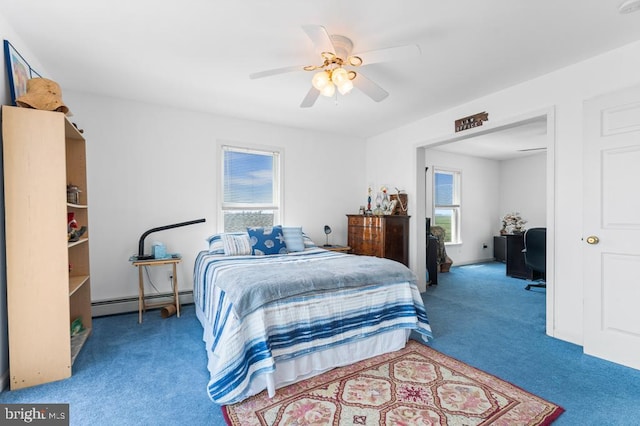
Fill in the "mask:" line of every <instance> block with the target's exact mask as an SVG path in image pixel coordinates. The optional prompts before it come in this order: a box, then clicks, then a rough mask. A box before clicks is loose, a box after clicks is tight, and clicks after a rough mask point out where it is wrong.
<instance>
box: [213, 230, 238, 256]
mask: <svg viewBox="0 0 640 426" xmlns="http://www.w3.org/2000/svg"><path fill="white" fill-rule="evenodd" d="M225 235H236V236H237V235H247V233H246V232H222V233H220V234H213V235H212V236H210V237H208V238H207V241H208V242H209V253H211V254H225V251H224V240H223V239H222V238H223V236H225ZM247 237H248V235H247Z"/></svg>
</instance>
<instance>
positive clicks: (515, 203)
mask: <svg viewBox="0 0 640 426" xmlns="http://www.w3.org/2000/svg"><path fill="white" fill-rule="evenodd" d="M546 170H547V155H546V154H544V153H543V154H536V155H529V156H527V157H523V158H518V159H513V160H505V161H500V202H499V205H500V216H499V217H497V219H496V220H497V222H498V223H497V226H498V227H500V226H501V223H500V218H501V217H502V216H504V215H505V214H506V213H509V212H520V214H521V215H522V217H523V218H524V219H525V220H526V221H527V223H526V224H525V227H526V228H534V227H536V226H542V227H545V226H547V218H546V206H547V203H546V197H547V194H546V193H547V190H546V186H547V173H546ZM497 229H500V228H497Z"/></svg>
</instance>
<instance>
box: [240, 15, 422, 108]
mask: <svg viewBox="0 0 640 426" xmlns="http://www.w3.org/2000/svg"><path fill="white" fill-rule="evenodd" d="M302 30H303V31H304V32H305V33H306V34H307V35H308V36H309V38H310V39H311V41H312V42H313V45H314V46H315V49H316V52H317V53H318V54H320V57H321V60H322V62H321V63H320V64H319V65H294V66H288V67H282V68H275V69H271V70H266V71H260V72H256V73H253V74H250V75H249V78H251V79H255V78H262V77H269V76H272V75H277V74H284V73H288V72H293V71H317V72H316V73H315V74H314V75H313V78H312V80H311V84H312V85H311V88H310V89H309V91H308V92H307V95H306V96H305V97H304V99H303V100H302V103H301V104H300V107H301V108H309V107H311V106H313V104H314V103H315V102H316V99H318V96H320V95H323V96H328V97H332V96H334V95H335V93H336V90H337V91H338V92H340V94H342V95H346V94H347V93H349V92H350V91H351V90H352V89H353V88H354V87H356V88H358V89H359V90H360V91H362V92H363V93H364V94H365V95H367V96H369V97H370V98H371V99H373V100H374V101H376V102H380V101H382V100H384V99H385V98H386V97H387V96H389V93H388V92H387V91H386V90H384V89H383V88H382V87H380V86H378V85H377V84H376V83H374V82H373V81H372V80H370V79H368V78H367V77H365V76H364V75H363V74H362V73H361V72H360V71H357V72H356V71H354V70H353V68H359V67H364V66H367V65H370V64H375V63H379V62H391V61H399V60H404V59H407V58H410V57H413V56H417V55H420V46H418V45H417V44H410V45H405V46H398V47H390V48H386V49H377V50H370V51H367V52H362V53H358V54H352V53H351V51H352V49H353V42H352V41H351V39H349V38H348V37H345V36H342V35H329V33H328V32H327V30H326V29H325V28H324V27H323V26H321V25H303V26H302Z"/></svg>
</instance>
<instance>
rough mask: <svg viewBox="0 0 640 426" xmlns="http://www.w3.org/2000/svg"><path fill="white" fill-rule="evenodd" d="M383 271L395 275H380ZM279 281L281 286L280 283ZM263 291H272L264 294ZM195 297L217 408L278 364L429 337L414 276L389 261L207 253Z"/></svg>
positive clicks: (197, 270) (318, 253)
mask: <svg viewBox="0 0 640 426" xmlns="http://www.w3.org/2000/svg"><path fill="white" fill-rule="evenodd" d="M345 262H350V263H352V264H353V271H358V275H357V281H359V282H358V283H355V282H354V281H356V280H354V279H352V278H351V277H350V276H348V275H352V274H349V273H348V272H346V270H347V269H348V268H345ZM381 268H382V269H381ZM385 268H387V269H388V270H389V274H384V273H381V270H384V269H385ZM275 270H277V273H274V272H273V271H275ZM363 270H370V271H372V272H373V273H372V274H369V275H367V274H366V273H365V274H363ZM261 271H263V272H264V273H261ZM301 271H304V274H305V275H304V277H303V279H302V280H301V278H302V277H301ZM323 271H324V272H323ZM326 274H329V275H332V279H334V280H335V281H336V282H337V283H339V284H338V285H337V287H336V288H329V287H328V286H327V285H326V279H325V277H326ZM405 274H406V275H405ZM389 276H392V277H393V278H392V279H389V278H388V277H389ZM239 277H243V279H244V282H242V278H239ZM265 277H271V278H270V280H266V279H265ZM287 277H290V279H288V278H287ZM225 278H226V279H227V281H226V282H225ZM279 279H280V280H282V283H281V285H280V286H279V285H274V282H273V281H277V280H279ZM265 281H266V282H265ZM285 281H289V283H287V282H285ZM301 282H302V283H303V284H302V285H301V284H300V283H301ZM309 283H311V284H309ZM314 283H317V285H316V284H314ZM258 285H259V286H260V288H262V286H270V287H272V288H270V289H269V290H268V291H263V290H261V289H256V286H258ZM225 289H226V291H225ZM239 289H240V290H239ZM252 294H254V295H255V296H256V297H255V298H252ZM265 294H267V296H265ZM193 295H194V302H195V304H196V311H197V313H198V318H199V319H200V321H201V323H202V325H203V328H204V341H205V342H206V346H207V348H206V349H207V354H208V369H209V371H210V381H209V384H208V386H207V390H208V393H209V396H210V398H211V399H212V400H213V401H214V402H216V403H219V404H230V403H234V402H238V401H240V400H242V399H244V398H246V397H247V396H249V395H248V394H247V392H248V389H249V388H250V383H251V381H252V380H253V379H254V378H256V377H258V376H260V375H262V374H267V373H270V372H273V371H274V369H275V365H276V363H277V362H278V361H285V360H290V359H292V358H296V357H300V356H303V355H307V354H309V353H312V352H314V351H319V350H324V349H331V348H338V350H339V347H340V345H343V344H345V343H351V342H354V341H357V340H359V339H364V338H368V337H371V336H375V335H377V334H379V333H383V332H387V331H391V330H396V329H407V330H416V331H417V332H418V333H420V334H421V335H422V336H423V338H424V339H425V340H426V339H427V338H431V328H430V326H429V321H428V319H427V315H426V311H425V308H424V304H423V302H422V298H421V297H420V293H419V291H418V288H417V286H416V280H415V275H413V273H411V271H410V270H409V269H408V268H405V267H404V265H401V264H399V263H397V262H393V261H389V260H388V259H379V258H374V257H369V256H355V255H347V254H343V253H335V252H330V251H326V250H322V249H307V250H305V251H304V252H299V253H290V254H287V255H272V256H223V255H212V254H209V253H208V252H201V253H200V254H199V255H198V257H197V259H196V262H195V267H194V291H193ZM254 299H258V300H259V302H256V301H255V300H254ZM240 306H242V308H241V309H239V307H240Z"/></svg>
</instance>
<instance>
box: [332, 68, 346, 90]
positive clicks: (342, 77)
mask: <svg viewBox="0 0 640 426" xmlns="http://www.w3.org/2000/svg"><path fill="white" fill-rule="evenodd" d="M331 81H333V84H335V85H336V86H338V87H340V86H341V85H342V83H344V82H345V81H349V74H348V73H347V70H345V69H344V68H336V69H335V70H333V72H332V73H331Z"/></svg>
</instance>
